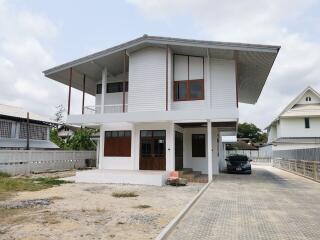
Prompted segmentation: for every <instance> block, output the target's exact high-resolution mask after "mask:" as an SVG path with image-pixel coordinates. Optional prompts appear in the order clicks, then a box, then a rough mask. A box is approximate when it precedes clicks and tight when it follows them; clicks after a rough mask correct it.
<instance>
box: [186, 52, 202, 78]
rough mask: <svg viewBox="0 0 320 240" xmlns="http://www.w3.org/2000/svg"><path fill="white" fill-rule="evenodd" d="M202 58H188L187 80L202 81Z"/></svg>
mask: <svg viewBox="0 0 320 240" xmlns="http://www.w3.org/2000/svg"><path fill="white" fill-rule="evenodd" d="M203 61H204V59H203V57H192V56H190V57H189V80H192V79H203V78H204V76H203V75H204V74H203Z"/></svg>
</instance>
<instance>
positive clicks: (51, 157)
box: [0, 150, 96, 175]
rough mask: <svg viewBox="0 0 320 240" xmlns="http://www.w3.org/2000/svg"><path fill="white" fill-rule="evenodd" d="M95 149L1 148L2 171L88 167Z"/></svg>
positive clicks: (15, 171)
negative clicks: (46, 149)
mask: <svg viewBox="0 0 320 240" xmlns="http://www.w3.org/2000/svg"><path fill="white" fill-rule="evenodd" d="M95 159H96V152H95V151H44V150H39V151H38V150H29V151H24V150H0V172H6V173H9V174H11V175H19V174H23V175H28V174H30V173H38V172H46V171H50V170H57V171H58V170H68V169H78V168H84V167H87V163H86V161H87V160H95Z"/></svg>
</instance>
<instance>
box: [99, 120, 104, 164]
mask: <svg viewBox="0 0 320 240" xmlns="http://www.w3.org/2000/svg"><path fill="white" fill-rule="evenodd" d="M103 130H104V128H103V125H101V126H100V143H99V152H100V153H99V154H100V155H99V165H98V166H99V169H101V168H102V161H103V157H104V131H103Z"/></svg>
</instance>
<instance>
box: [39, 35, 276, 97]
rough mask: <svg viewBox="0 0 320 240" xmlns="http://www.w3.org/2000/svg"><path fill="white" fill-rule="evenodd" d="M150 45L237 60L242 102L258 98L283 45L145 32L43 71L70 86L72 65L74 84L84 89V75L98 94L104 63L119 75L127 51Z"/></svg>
mask: <svg viewBox="0 0 320 240" xmlns="http://www.w3.org/2000/svg"><path fill="white" fill-rule="evenodd" d="M149 46H156V47H162V48H166V47H169V48H170V49H172V51H173V52H174V53H178V54H186V55H195V56H205V57H207V56H209V57H211V58H217V59H232V60H236V61H237V65H238V67H237V73H238V87H239V90H238V96H239V101H240V102H244V103H255V102H256V101H257V100H258V98H259V96H260V93H261V91H262V88H263V86H264V84H265V81H266V80H267V77H268V75H269V72H270V70H271V68H272V65H273V63H274V61H275V59H276V57H277V54H278V51H279V49H280V46H273V45H261V44H245V43H231V42H217V41H203V40H192V39H181V38H169V37H158V36H148V35H143V36H142V37H139V38H137V39H134V40H131V41H128V42H126V43H123V44H120V45H117V46H114V47H111V48H108V49H106V50H103V51H100V52H97V53H94V54H90V55H88V56H85V57H82V58H79V59H76V60H73V61H70V62H67V63H64V64H62V65H59V66H56V67H53V68H51V69H48V70H45V71H44V74H45V76H46V77H48V78H51V79H53V80H56V81H58V82H61V83H63V84H65V85H68V84H69V79H70V69H71V68H72V83H71V85H72V87H73V88H76V89H78V90H83V77H84V75H85V76H86V84H85V89H84V90H85V92H86V93H89V94H91V95H95V88H96V83H97V82H98V81H100V80H101V72H102V69H103V67H104V66H107V69H108V71H110V72H111V73H112V75H117V74H120V73H122V71H123V68H124V66H125V65H126V66H127V67H128V64H127V63H124V60H123V59H124V57H123V56H124V54H127V53H131V52H134V51H136V50H139V49H141V48H144V47H149Z"/></svg>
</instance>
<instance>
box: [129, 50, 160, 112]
mask: <svg viewBox="0 0 320 240" xmlns="http://www.w3.org/2000/svg"><path fill="white" fill-rule="evenodd" d="M129 69H130V71H129V94H128V98H129V112H140V111H165V108H166V50H165V49H161V48H151V47H148V48H144V49H142V50H139V51H137V52H134V53H132V54H131V55H130V58H129Z"/></svg>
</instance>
